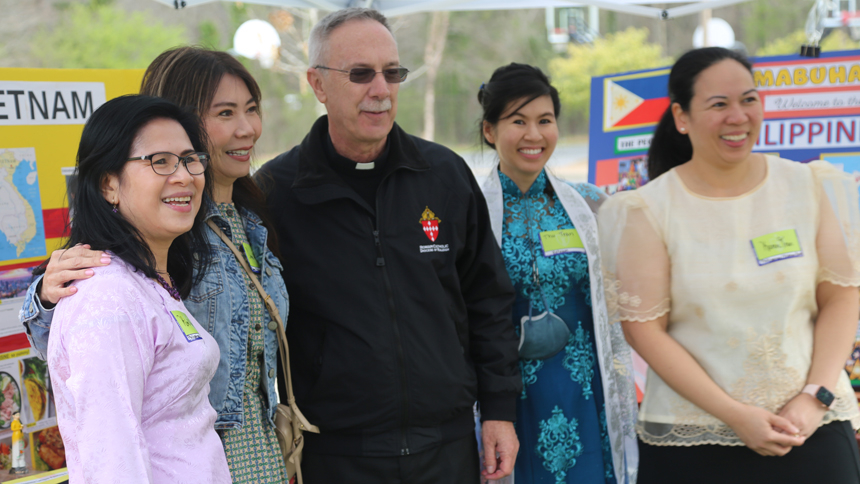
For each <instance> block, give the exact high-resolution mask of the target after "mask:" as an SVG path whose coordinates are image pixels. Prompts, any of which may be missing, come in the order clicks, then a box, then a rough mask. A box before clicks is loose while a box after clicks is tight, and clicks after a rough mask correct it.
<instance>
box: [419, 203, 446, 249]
mask: <svg viewBox="0 0 860 484" xmlns="http://www.w3.org/2000/svg"><path fill="white" fill-rule="evenodd" d="M418 222H420V223H421V225H422V226H423V227H424V235H426V236H427V238H428V239H430V242H436V238H437V237H439V222H441V220H439V219H438V218H437V217H436V214H435V213H433V211H432V210H430V207H425V208H424V213H422V214H421V220H419V221H418Z"/></svg>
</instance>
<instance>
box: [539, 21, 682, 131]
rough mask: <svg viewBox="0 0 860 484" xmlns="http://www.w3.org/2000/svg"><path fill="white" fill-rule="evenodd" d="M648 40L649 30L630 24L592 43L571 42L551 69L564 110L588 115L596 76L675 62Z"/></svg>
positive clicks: (550, 66)
mask: <svg viewBox="0 0 860 484" xmlns="http://www.w3.org/2000/svg"><path fill="white" fill-rule="evenodd" d="M647 39H648V29H646V28H641V29H637V28H633V27H630V28H628V29H627V30H624V31H622V32H618V33H615V34H609V35H607V36H606V37H605V38H601V39H597V40H596V41H595V42H594V44H593V45H580V44H570V46H568V48H567V56H566V57H557V58H555V59H553V60H551V61H550V63H549V70H550V73H551V74H552V79H553V84H554V85H555V87H556V88H557V89H558V92H559V97H560V98H561V102H562V105H563V106H564V107H565V109H569V110H570V111H572V112H573V113H576V114H579V115H580V116H582V117H584V118H587V117H588V107H589V99H590V97H591V78H592V77H593V76H602V75H606V74H613V73H616V72H625V71H633V70H637V69H650V68H653V67H660V66H667V65H670V64H672V59H671V58H669V57H666V56H664V55H663V50H662V48H661V47H660V46H659V45H657V44H651V43H649V42H648V40H647Z"/></svg>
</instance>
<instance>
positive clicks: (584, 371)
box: [562, 322, 594, 400]
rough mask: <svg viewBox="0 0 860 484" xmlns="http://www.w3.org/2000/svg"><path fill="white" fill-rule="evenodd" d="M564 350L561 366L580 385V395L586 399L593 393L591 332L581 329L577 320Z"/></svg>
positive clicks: (580, 323)
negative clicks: (574, 329)
mask: <svg viewBox="0 0 860 484" xmlns="http://www.w3.org/2000/svg"><path fill="white" fill-rule="evenodd" d="M564 352H565V356H564V361H563V362H562V366H564V368H565V369H566V370H568V371H569V372H570V379H571V380H573V381H575V382H576V383H579V384H580V385H581V386H582V396H583V398H585V399H586V400H588V399H589V398H590V397H591V396H592V395H594V391H593V390H592V389H591V381H592V380H594V350H592V349H591V334H590V333H589V332H588V331H586V330H584V329H582V322H577V328H576V331H574V332H573V333H571V335H570V338H569V339H568V343H567V346H565V347H564Z"/></svg>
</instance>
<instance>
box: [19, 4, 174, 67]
mask: <svg viewBox="0 0 860 484" xmlns="http://www.w3.org/2000/svg"><path fill="white" fill-rule="evenodd" d="M186 43H188V33H187V31H186V29H185V27H183V26H167V25H165V24H164V23H163V22H162V21H160V20H158V19H156V18H154V17H152V16H151V15H149V14H148V13H145V12H131V13H129V12H127V11H124V10H122V9H121V8H119V7H116V6H114V5H112V4H111V2H109V1H105V0H94V1H92V2H90V3H89V4H82V3H73V4H66V6H65V11H64V12H63V16H62V19H61V20H60V23H59V25H57V26H55V27H52V28H51V29H50V30H48V29H43V30H41V31H40V32H39V34H38V35H37V36H36V38H35V39H34V41H33V44H32V47H31V54H32V56H33V57H34V58H36V59H38V60H39V61H40V62H41V64H42V65H43V66H44V67H61V68H90V69H134V68H144V67H146V66H148V65H149V63H150V62H152V60H153V59H154V58H155V57H156V56H158V54H160V53H162V52H163V51H165V50H166V49H169V48H171V47H175V46H177V45H181V44H186Z"/></svg>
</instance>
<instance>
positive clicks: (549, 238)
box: [540, 229, 585, 257]
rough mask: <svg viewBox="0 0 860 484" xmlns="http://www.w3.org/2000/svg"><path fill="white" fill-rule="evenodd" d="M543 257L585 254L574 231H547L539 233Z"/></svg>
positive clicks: (583, 246)
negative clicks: (574, 253)
mask: <svg viewBox="0 0 860 484" xmlns="http://www.w3.org/2000/svg"><path fill="white" fill-rule="evenodd" d="M540 245H541V248H543V255H545V256H547V257H549V256H553V255H558V254H568V253H570V252H581V253H585V245H583V244H582V239H581V238H579V232H577V231H576V229H564V230H548V231H546V232H541V233H540Z"/></svg>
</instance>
